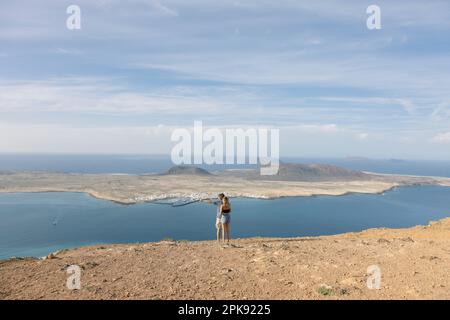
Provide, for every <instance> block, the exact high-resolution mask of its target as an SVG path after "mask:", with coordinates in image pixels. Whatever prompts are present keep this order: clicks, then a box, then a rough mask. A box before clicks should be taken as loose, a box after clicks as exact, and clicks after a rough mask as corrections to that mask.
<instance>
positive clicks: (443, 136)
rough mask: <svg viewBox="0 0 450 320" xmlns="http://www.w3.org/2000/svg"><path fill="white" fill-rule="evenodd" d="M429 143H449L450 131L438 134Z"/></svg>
mask: <svg viewBox="0 0 450 320" xmlns="http://www.w3.org/2000/svg"><path fill="white" fill-rule="evenodd" d="M431 142H433V143H440V144H449V143H450V131H449V132H444V133H439V134H437V135H435V136H434V137H433V138H432V139H431Z"/></svg>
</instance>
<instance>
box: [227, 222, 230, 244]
mask: <svg viewBox="0 0 450 320" xmlns="http://www.w3.org/2000/svg"><path fill="white" fill-rule="evenodd" d="M230 224H231V223H229V222H228V223H227V237H228V243H230Z"/></svg>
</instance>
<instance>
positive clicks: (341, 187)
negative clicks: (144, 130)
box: [0, 172, 450, 205]
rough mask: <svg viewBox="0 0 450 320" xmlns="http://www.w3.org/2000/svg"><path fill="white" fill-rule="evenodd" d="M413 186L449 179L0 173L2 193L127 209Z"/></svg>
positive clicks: (448, 183) (374, 191) (375, 191)
mask: <svg viewBox="0 0 450 320" xmlns="http://www.w3.org/2000/svg"><path fill="white" fill-rule="evenodd" d="M412 185H441V186H450V178H445V177H420V176H405V175H378V174H371V175H370V179H366V180H342V181H336V180H330V181H281V180H280V181H279V180H273V181H266V180H246V179H242V178H238V177H223V176H210V177H204V176H196V175H177V176H169V175H109V174H64V173H49V172H18V173H9V174H4V173H3V174H2V173H0V193H38V192H77V193H78V192H79V193H87V194H89V195H90V196H91V197H94V198H97V199H101V200H107V201H112V202H115V203H118V204H123V205H132V204H137V203H144V202H152V201H159V200H165V199H172V198H189V199H192V200H197V201H202V200H204V199H209V198H214V197H215V196H216V195H217V194H218V193H220V192H223V191H224V190H227V194H228V195H229V196H230V197H242V198H256V199H276V198H281V197H295V196H305V197H308V196H342V195H346V194H353V193H362V194H381V193H384V192H386V191H389V190H391V189H393V188H396V187H401V186H412ZM206 190H208V191H206Z"/></svg>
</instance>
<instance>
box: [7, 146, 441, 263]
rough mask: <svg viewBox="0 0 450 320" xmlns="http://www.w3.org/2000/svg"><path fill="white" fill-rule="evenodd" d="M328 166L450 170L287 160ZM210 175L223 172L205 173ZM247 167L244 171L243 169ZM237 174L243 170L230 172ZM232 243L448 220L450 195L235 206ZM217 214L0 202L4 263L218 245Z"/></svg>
mask: <svg viewBox="0 0 450 320" xmlns="http://www.w3.org/2000/svg"><path fill="white" fill-rule="evenodd" d="M282 160H283V161H286V162H299V163H328V164H334V165H338V166H341V167H345V168H349V169H356V170H364V171H371V172H379V173H399V174H409V175H435V176H445V177H450V162H444V161H441V162H439V161H403V160H366V159H313V158H309V159H303V158H289V159H282ZM171 165H172V164H171V161H170V159H169V158H168V157H166V156H145V155H0V171H24V170H26V171H58V172H67V173H126V174H143V173H157V172H163V171H165V170H167V169H168V168H169V167H171ZM203 167H204V168H205V169H207V170H210V171H215V170H220V169H223V168H222V167H219V166H203ZM242 167H248V166H239V168H242ZM228 168H236V166H228ZM232 203H233V213H232V237H257V236H261V237H296V236H317V235H330V234H337V233H342V232H351V231H360V230H364V229H367V228H374V227H391V228H398V227H410V226H414V225H417V224H426V223H428V222H429V221H430V220H437V219H441V218H444V217H449V216H450V188H448V187H439V186H416V187H402V188H397V189H394V190H391V191H388V192H386V193H384V194H383V195H378V194H369V195H367V194H349V195H345V196H338V197H334V196H316V197H292V198H281V199H275V200H261V199H242V198H238V199H232ZM215 210H216V209H215V208H214V207H213V206H211V205H208V204H206V203H193V204H189V205H186V206H182V207H172V206H170V205H164V204H155V203H143V204H136V205H131V206H124V205H120V204H116V203H113V202H109V201H104V200H99V199H94V198H92V197H90V196H89V195H87V194H82V193H28V194H24V193H13V194H0V259H5V258H9V257H12V256H44V255H47V254H48V253H49V252H53V251H55V250H59V249H63V248H73V247H78V246H83V245H90V244H109V243H135V242H148V241H159V240H162V239H164V238H172V239H175V240H211V239H214V237H215V229H214V220H215Z"/></svg>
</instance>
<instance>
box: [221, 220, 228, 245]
mask: <svg viewBox="0 0 450 320" xmlns="http://www.w3.org/2000/svg"><path fill="white" fill-rule="evenodd" d="M226 226H227V224H224V223H222V241H223V242H225V230H226Z"/></svg>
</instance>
